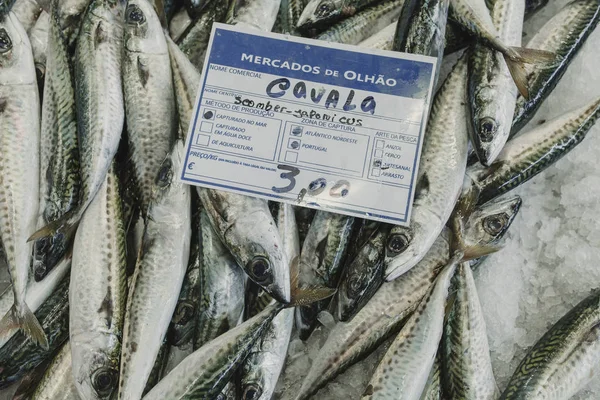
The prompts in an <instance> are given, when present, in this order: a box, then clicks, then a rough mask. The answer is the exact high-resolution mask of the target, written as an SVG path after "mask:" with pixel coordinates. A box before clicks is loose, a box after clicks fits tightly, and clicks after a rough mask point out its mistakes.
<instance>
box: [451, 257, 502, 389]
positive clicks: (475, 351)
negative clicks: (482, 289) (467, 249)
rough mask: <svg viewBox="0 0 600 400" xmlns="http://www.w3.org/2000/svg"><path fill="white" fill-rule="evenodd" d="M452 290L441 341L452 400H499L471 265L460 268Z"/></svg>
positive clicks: (462, 265)
mask: <svg viewBox="0 0 600 400" xmlns="http://www.w3.org/2000/svg"><path fill="white" fill-rule="evenodd" d="M451 290H452V293H453V294H454V295H455V298H454V302H453V304H452V308H451V309H450V311H449V312H448V315H447V321H446V325H445V327H444V339H443V341H442V349H443V351H442V354H443V359H442V360H443V361H442V365H443V368H442V370H443V374H444V382H445V385H446V389H447V390H448V395H449V396H450V398H452V399H465V400H494V399H497V398H498V396H499V392H498V388H497V387H496V381H495V379H494V373H493V371H492V363H491V359H490V349H489V345H488V340H487V332H486V326H485V320H484V318H483V310H482V308H481V304H480V303H479V297H478V295H477V289H476V287H475V280H474V279H473V274H472V272H471V268H470V267H469V264H468V263H462V264H461V265H459V266H458V267H457V270H456V274H455V275H454V278H453V280H452V289H451Z"/></svg>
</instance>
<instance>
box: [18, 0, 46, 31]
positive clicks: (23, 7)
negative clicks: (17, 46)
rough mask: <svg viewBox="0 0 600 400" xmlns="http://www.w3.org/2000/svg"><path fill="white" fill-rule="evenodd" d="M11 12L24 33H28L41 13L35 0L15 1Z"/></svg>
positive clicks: (40, 8) (39, 6)
mask: <svg viewBox="0 0 600 400" xmlns="http://www.w3.org/2000/svg"><path fill="white" fill-rule="evenodd" d="M11 11H12V12H13V13H14V15H15V17H17V19H18V20H19V22H20V23H21V25H23V29H25V32H29V31H30V30H31V28H33V26H34V25H35V22H36V21H37V19H38V17H39V16H40V14H41V13H42V7H41V5H40V4H39V3H38V2H37V1H36V0H16V1H15V2H14V3H13V6H12V8H11Z"/></svg>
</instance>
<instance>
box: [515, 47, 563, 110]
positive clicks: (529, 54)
mask: <svg viewBox="0 0 600 400" xmlns="http://www.w3.org/2000/svg"><path fill="white" fill-rule="evenodd" d="M556 59H557V56H556V54H554V53H552V52H550V51H545V50H537V49H528V48H525V47H509V50H508V51H507V52H506V53H505V54H504V60H505V61H506V65H507V66H508V70H509V71H510V75H511V76H512V78H513V81H515V85H517V88H518V89H519V93H521V95H523V97H525V98H526V99H529V88H528V84H527V70H526V69H525V65H524V64H535V65H550V64H553V63H554V62H556Z"/></svg>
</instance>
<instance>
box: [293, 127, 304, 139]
mask: <svg viewBox="0 0 600 400" xmlns="http://www.w3.org/2000/svg"><path fill="white" fill-rule="evenodd" d="M303 130H304V128H303V127H301V126H298V125H292V129H291V133H292V136H295V137H301V136H302V131H303Z"/></svg>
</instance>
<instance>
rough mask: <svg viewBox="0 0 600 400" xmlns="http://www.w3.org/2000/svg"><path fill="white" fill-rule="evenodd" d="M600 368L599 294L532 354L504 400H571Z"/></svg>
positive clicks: (566, 318) (557, 326)
mask: <svg viewBox="0 0 600 400" xmlns="http://www.w3.org/2000/svg"><path fill="white" fill-rule="evenodd" d="M599 364H600V290H594V291H593V292H592V294H590V295H589V296H588V297H587V298H585V299H584V300H582V301H581V302H580V303H579V304H577V305H576V306H575V307H574V308H573V309H572V310H571V311H569V312H568V313H567V314H566V315H565V316H563V317H562V318H561V319H560V320H558V322H556V324H554V326H553V327H552V328H550V330H549V331H548V332H546V334H545V335H544V336H542V337H541V339H540V340H538V342H537V343H536V344H535V345H534V346H533V348H531V350H529V353H528V354H527V355H526V356H525V358H524V359H523V361H521V363H520V364H519V366H518V367H517V369H516V370H515V372H514V374H513V376H512V377H511V378H510V380H509V381H508V385H507V387H506V390H505V391H504V393H502V396H500V399H501V400H509V399H521V400H525V399H527V400H541V399H545V400H568V399H570V398H571V397H572V396H574V395H575V394H576V393H577V392H579V391H580V390H581V389H583V388H584V387H585V386H586V384H587V383H588V382H589V381H590V380H591V378H592V377H593V375H594V372H595V371H597V368H598V365H599Z"/></svg>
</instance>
